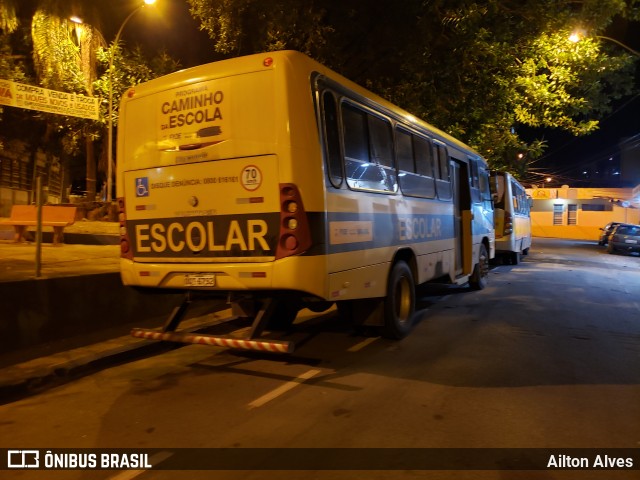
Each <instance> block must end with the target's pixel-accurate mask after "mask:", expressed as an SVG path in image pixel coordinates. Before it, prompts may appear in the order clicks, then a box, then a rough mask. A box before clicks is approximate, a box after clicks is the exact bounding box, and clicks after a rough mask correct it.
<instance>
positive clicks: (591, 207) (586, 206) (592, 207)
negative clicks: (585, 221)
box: [582, 203, 605, 212]
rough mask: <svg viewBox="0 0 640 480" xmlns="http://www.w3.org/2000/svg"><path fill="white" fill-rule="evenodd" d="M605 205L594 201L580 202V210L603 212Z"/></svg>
mask: <svg viewBox="0 0 640 480" xmlns="http://www.w3.org/2000/svg"><path fill="white" fill-rule="evenodd" d="M604 207H605V206H604V205H602V204H596V203H583V204H582V211H583V212H604V211H605V208H604Z"/></svg>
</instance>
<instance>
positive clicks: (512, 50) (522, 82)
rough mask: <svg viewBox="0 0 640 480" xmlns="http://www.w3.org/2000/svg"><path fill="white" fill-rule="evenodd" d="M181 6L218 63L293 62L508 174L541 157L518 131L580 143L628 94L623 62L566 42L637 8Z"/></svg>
mask: <svg viewBox="0 0 640 480" xmlns="http://www.w3.org/2000/svg"><path fill="white" fill-rule="evenodd" d="M188 2H189V5H190V7H191V13H192V15H193V16H194V18H196V19H198V20H199V21H200V23H201V28H202V29H203V30H205V31H207V32H208V34H209V36H210V37H211V38H212V40H213V45H214V48H215V49H216V51H218V52H220V53H222V54H225V55H228V56H232V55H241V54H247V53H255V52H259V51H265V50H273V49H280V48H292V49H297V50H301V51H303V52H305V53H307V54H309V55H310V56H312V57H314V58H316V59H317V60H319V61H322V62H324V63H326V64H327V65H328V66H330V67H332V68H334V69H335V70H337V71H339V72H340V73H342V74H344V75H345V76H346V77H348V78H350V79H352V80H354V81H356V82H357V83H360V84H362V85H365V86H367V87H369V88H370V89H372V90H373V91H374V92H376V93H379V94H381V95H382V96H384V97H386V98H387V99H389V100H391V101H392V102H394V103H396V104H398V105H400V106H402V107H404V108H405V109H407V110H408V111H410V112H412V113H414V114H416V115H418V116H420V117H422V118H424V119H426V120H427V121H429V122H430V123H432V124H434V125H436V126H438V127H439V128H441V129H443V130H445V131H447V132H448V133H451V134H453V135H454V136H456V137H458V138H460V139H462V140H463V141H465V142H467V143H469V144H470V145H472V146H473V147H475V148H476V149H477V150H478V151H480V152H481V153H482V154H483V155H485V156H486V157H487V158H488V159H489V161H490V163H491V164H492V166H493V167H494V168H500V169H508V170H511V171H513V172H514V173H519V172H522V171H523V170H524V169H525V168H526V161H524V162H523V161H521V160H517V159H518V158H524V159H527V160H532V159H533V158H535V157H537V156H539V155H541V153H542V151H543V149H544V142H543V141H542V140H536V139H534V140H529V141H527V140H526V139H525V138H523V136H522V135H521V133H520V131H521V129H522V128H523V127H543V128H554V129H560V130H565V131H569V132H571V133H573V134H574V135H584V134H587V133H590V132H592V131H594V130H595V129H596V128H598V118H600V117H601V116H602V115H603V114H605V113H606V112H607V111H609V109H610V105H611V102H612V101H613V100H615V99H617V98H620V97H621V96H624V95H628V94H629V93H630V92H631V89H632V85H633V82H632V81H633V70H632V69H633V59H632V57H630V56H629V55H627V54H625V53H624V52H621V51H619V50H617V51H616V50H609V49H607V48H606V47H605V46H604V45H601V44H600V43H599V42H597V41H593V40H592V41H587V42H584V43H581V44H573V43H571V42H569V41H568V37H569V34H570V31H571V29H573V28H574V27H575V26H577V25H581V26H582V27H583V28H588V29H589V31H590V32H592V33H594V34H597V33H601V32H602V31H604V29H605V28H606V27H607V26H609V25H610V23H611V21H612V19H613V18H615V17H616V16H621V15H622V16H630V17H632V18H636V19H637V15H638V12H637V6H638V1H637V0H627V1H626V2H625V1H624V0H582V1H577V2H559V1H555V0H531V1H528V2H521V1H519V0H487V1H483V2H480V1H470V0H432V1H429V2H424V1H422V0H404V1H403V2H402V4H401V6H400V5H398V4H394V5H391V4H390V3H389V2H387V1H384V2H383V1H381V0H369V1H365V0H352V1H344V0H343V1H336V0H328V1H323V2H309V1H303V0H277V1H276V2H275V3H274V2H261V1H259V0H188ZM518 154H522V155H518Z"/></svg>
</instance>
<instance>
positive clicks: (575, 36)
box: [569, 32, 640, 57]
mask: <svg viewBox="0 0 640 480" xmlns="http://www.w3.org/2000/svg"><path fill="white" fill-rule="evenodd" d="M582 37H584V35H583V34H581V33H578V32H574V33H572V34H571V36H570V37H569V40H570V41H572V42H573V43H577V42H579V41H580V39H581V38H582ZM593 38H601V39H602V40H608V41H610V42H613V43H615V44H616V45H618V46H620V47H622V48H624V49H625V50H627V51H628V52H630V53H632V54H633V55H635V56H636V57H640V52H638V51H636V50H634V49H633V48H631V47H630V46H629V45H625V44H624V43H622V42H621V41H620V40H616V39H615V38H611V37H605V36H604V35H593Z"/></svg>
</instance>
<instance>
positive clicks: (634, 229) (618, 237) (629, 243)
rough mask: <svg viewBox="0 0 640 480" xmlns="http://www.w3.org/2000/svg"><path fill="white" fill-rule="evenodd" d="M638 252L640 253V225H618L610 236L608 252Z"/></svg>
mask: <svg viewBox="0 0 640 480" xmlns="http://www.w3.org/2000/svg"><path fill="white" fill-rule="evenodd" d="M618 251H620V252H638V253H640V225H627V224H625V223H621V224H619V225H616V226H615V227H614V229H613V231H612V232H611V235H610V236H609V243H608V245H607V252H609V253H615V252H618Z"/></svg>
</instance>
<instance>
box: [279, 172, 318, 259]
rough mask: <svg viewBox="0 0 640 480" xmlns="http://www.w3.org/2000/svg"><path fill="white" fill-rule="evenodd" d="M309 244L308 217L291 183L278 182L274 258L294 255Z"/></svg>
mask: <svg viewBox="0 0 640 480" xmlns="http://www.w3.org/2000/svg"><path fill="white" fill-rule="evenodd" d="M310 246H311V230H310V228H309V219H308V218H307V213H306V212H305V210H304V204H303V203H302V196H301V195H300V192H299V191H298V187H297V186H296V185H294V184H293V183H283V184H280V235H279V240H278V247H277V250H276V259H279V258H284V257H288V256H290V255H296V254H299V253H302V252H304V251H305V250H307V249H309V247H310Z"/></svg>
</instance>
